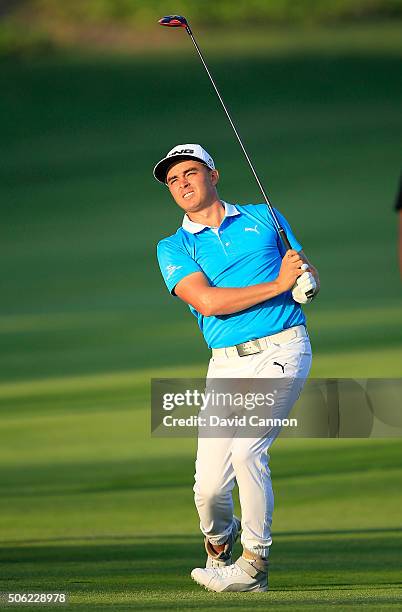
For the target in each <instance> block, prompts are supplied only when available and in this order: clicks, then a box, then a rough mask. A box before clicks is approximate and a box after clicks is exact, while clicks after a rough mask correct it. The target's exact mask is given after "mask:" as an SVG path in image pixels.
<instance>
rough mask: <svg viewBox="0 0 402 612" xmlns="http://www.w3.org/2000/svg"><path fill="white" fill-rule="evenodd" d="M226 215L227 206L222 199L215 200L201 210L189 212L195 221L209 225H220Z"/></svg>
mask: <svg viewBox="0 0 402 612" xmlns="http://www.w3.org/2000/svg"><path fill="white" fill-rule="evenodd" d="M224 216H225V206H224V204H223V202H221V200H215V202H213V203H212V204H211V205H210V206H208V207H207V208H204V209H203V210H200V211H199V212H192V213H187V217H188V218H189V219H190V221H192V222H193V223H201V225H207V226H208V227H219V226H220V224H221V223H222V220H223V218H224Z"/></svg>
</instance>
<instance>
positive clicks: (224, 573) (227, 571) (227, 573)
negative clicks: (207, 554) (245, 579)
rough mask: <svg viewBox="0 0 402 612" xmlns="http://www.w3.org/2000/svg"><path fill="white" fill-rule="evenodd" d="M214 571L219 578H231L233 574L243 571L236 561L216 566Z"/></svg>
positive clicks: (240, 573)
mask: <svg viewBox="0 0 402 612" xmlns="http://www.w3.org/2000/svg"><path fill="white" fill-rule="evenodd" d="M215 572H216V574H217V575H218V576H220V577H221V578H232V577H233V576H241V575H242V574H244V573H245V572H244V571H243V570H242V569H241V567H239V566H238V565H236V563H233V564H232V565H226V566H225V567H217V568H215Z"/></svg>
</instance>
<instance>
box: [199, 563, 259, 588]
mask: <svg viewBox="0 0 402 612" xmlns="http://www.w3.org/2000/svg"><path fill="white" fill-rule="evenodd" d="M191 578H192V579H193V580H195V581H196V582H198V584H200V585H201V586H203V587H205V588H206V589H208V590H209V591H216V592H217V593H222V592H226V593H228V592H244V591H253V592H255V593H257V592H263V591H268V561H266V560H263V559H245V558H244V557H240V558H239V559H238V560H237V561H236V563H233V565H227V566H225V567H214V568H206V569H203V568H201V567H197V568H195V569H193V571H192V572H191Z"/></svg>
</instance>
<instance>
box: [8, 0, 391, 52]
mask: <svg viewBox="0 0 402 612" xmlns="http://www.w3.org/2000/svg"><path fill="white" fill-rule="evenodd" d="M169 9H170V12H171V11H173V10H174V11H176V12H183V13H184V14H185V15H187V16H188V17H191V21H192V23H196V24H197V26H199V25H200V26H202V25H205V26H211V25H216V26H222V25H223V24H229V25H231V26H233V25H234V24H243V25H244V26H247V27H250V26H256V25H258V26H264V27H266V26H268V25H273V26H281V25H309V26H314V25H315V24H339V23H345V22H356V21H369V20H376V19H381V20H384V19H402V0H240V1H238V2H236V1H234V0H215V1H212V0H210V1H208V0H174V2H168V1H167V0H152V1H151V2H149V1H147V0H0V54H1V53H2V52H3V53H4V52H6V53H7V51H8V52H13V51H18V50H23V49H29V48H32V49H34V48H35V47H38V48H39V47H43V48H46V47H57V46H69V42H70V44H71V41H72V40H73V39H74V36H71V33H72V32H74V31H75V30H80V31H81V32H83V31H85V28H96V27H103V28H107V27H109V28H115V29H116V28H119V27H120V28H124V27H130V28H131V30H133V28H136V29H137V30H142V31H145V30H146V29H147V28H151V27H152V28H153V27H154V25H155V20H156V17H159V16H163V15H164V14H166V13H169ZM68 33H70V36H69V35H68ZM82 39H83V42H84V41H85V37H84V36H82ZM84 46H85V45H84Z"/></svg>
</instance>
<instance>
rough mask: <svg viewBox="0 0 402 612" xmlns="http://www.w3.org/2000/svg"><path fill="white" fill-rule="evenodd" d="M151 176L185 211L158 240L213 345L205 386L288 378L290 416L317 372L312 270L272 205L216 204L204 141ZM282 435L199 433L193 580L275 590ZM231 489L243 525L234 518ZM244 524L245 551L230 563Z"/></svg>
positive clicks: (171, 286) (173, 288)
mask: <svg viewBox="0 0 402 612" xmlns="http://www.w3.org/2000/svg"><path fill="white" fill-rule="evenodd" d="M154 176H155V178H156V179H157V180H158V181H160V182H161V183H164V184H166V185H167V187H168V189H169V191H170V193H171V195H172V196H173V199H174V200H175V202H176V204H177V205H178V206H179V207H180V208H181V209H182V210H183V211H184V213H185V214H184V219H183V223H182V226H181V227H180V228H179V229H178V230H177V232H176V233H175V234H173V235H172V236H169V237H167V238H164V239H163V240H161V241H160V242H159V244H158V261H159V265H160V269H161V272H162V275H163V277H164V280H165V283H166V285H167V287H168V290H169V291H170V292H171V294H172V295H176V296H178V297H179V298H180V299H182V300H183V301H184V302H186V303H187V304H188V305H189V307H190V310H191V312H192V313H193V314H194V315H195V316H196V318H197V321H198V325H199V327H200V329H201V331H202V333H203V335H204V338H205V341H206V342H207V344H208V346H209V347H210V348H211V349H212V358H211V360H210V364H209V369H208V374H207V379H214V378H219V379H220V378H229V379H233V380H235V379H238V378H249V379H256V378H276V379H284V380H285V379H291V380H292V381H293V384H291V385H289V386H288V387H285V388H286V389H288V391H287V392H285V393H283V394H282V396H281V399H280V402H281V406H280V409H281V414H285V415H286V414H288V413H289V412H290V410H291V408H292V406H293V404H294V403H295V401H296V400H297V398H298V396H299V394H300V392H301V389H302V387H303V384H304V381H305V380H306V378H307V376H308V373H309V370H310V366H311V347H310V342H309V338H308V334H307V332H306V327H305V316H304V313H303V311H302V308H301V304H306V303H307V302H309V301H311V299H312V298H313V296H314V295H315V294H316V293H317V292H318V290H319V278H318V273H317V271H316V269H315V268H314V267H313V266H312V265H311V264H310V263H309V262H308V261H307V258H306V256H305V255H304V253H303V251H302V247H301V245H300V244H299V242H298V241H297V240H296V238H295V237H294V235H293V233H292V230H291V228H290V226H289V224H288V222H287V221H286V219H285V218H284V217H283V216H282V215H281V214H280V213H279V212H278V211H276V210H273V213H274V215H275V219H276V221H278V220H279V222H280V227H281V228H284V230H285V232H286V236H287V240H288V242H289V243H290V246H291V248H290V249H289V250H286V248H285V246H284V244H283V241H282V240H281V238H280V236H279V234H278V227H277V223H275V219H273V217H272V215H271V211H270V209H269V208H268V207H267V205H266V204H256V205H238V204H236V205H235V204H230V203H228V202H225V201H223V200H221V199H220V197H219V195H218V192H217V184H218V180H219V173H218V170H217V169H216V168H215V164H214V161H213V159H212V157H211V156H210V155H209V153H207V151H206V150H205V149H204V148H203V147H201V146H200V145H199V144H182V145H177V146H175V147H174V148H173V149H172V150H171V151H169V153H168V154H167V155H166V156H165V157H164V158H163V159H162V160H161V161H159V162H158V163H157V164H156V166H155V168H154ZM306 268H307V269H306ZM277 434H278V432H277V431H276V432H274V433H272V435H269V436H263V437H255V438H252V437H247V438H245V437H241V436H237V435H233V436H228V437H226V438H213V437H212V438H205V437H199V440H198V450H197V461H196V473H195V485H194V493H195V504H196V507H197V510H198V514H199V518H200V528H201V531H202V533H203V535H204V537H205V548H206V552H207V562H206V567H205V568H196V569H194V570H193V571H192V574H191V575H192V578H193V579H194V580H195V581H196V582H198V583H199V584H201V585H203V586H205V587H206V588H208V589H210V590H212V591H219V592H220V591H266V590H267V588H268V555H269V549H270V545H271V542H272V538H271V523H272V511H273V503H274V498H273V491H272V483H271V477H270V470H269V467H268V449H269V448H270V446H271V444H272V442H273V441H274V439H275V437H276V436H277ZM235 482H237V485H238V487H239V497H240V505H241V512H242V516H241V523H240V521H239V519H237V518H236V517H235V516H234V515H233V501H232V489H233V487H234V484H235ZM240 528H241V529H242V536H241V543H242V545H243V553H242V555H241V557H240V558H239V559H237V561H236V562H235V563H233V559H232V548H233V544H234V542H235V541H236V539H237V536H238V534H239V531H240Z"/></svg>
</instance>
